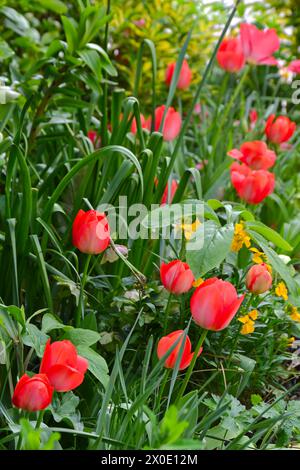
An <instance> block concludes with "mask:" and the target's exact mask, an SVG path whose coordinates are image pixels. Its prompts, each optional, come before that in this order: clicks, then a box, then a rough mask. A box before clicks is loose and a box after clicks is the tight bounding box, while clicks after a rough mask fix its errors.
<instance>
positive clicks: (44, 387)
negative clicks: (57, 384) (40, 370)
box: [12, 374, 54, 411]
mask: <svg viewBox="0 0 300 470" xmlns="http://www.w3.org/2000/svg"><path fill="white" fill-rule="evenodd" d="M53 390H54V388H53V387H52V385H51V384H50V382H49V379H48V377H47V375H45V374H36V375H34V376H33V377H29V376H28V375H27V374H24V375H22V377H21V378H20V380H19V382H18V383H17V385H16V388H15V391H14V394H13V397H12V402H13V404H14V405H15V406H16V407H17V408H21V409H22V410H27V411H39V410H44V409H45V408H47V406H49V405H50V403H51V401H52V395H53Z"/></svg>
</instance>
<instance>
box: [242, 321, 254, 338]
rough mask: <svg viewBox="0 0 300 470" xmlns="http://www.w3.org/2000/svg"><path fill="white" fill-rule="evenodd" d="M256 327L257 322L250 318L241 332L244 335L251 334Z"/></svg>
mask: <svg viewBox="0 0 300 470" xmlns="http://www.w3.org/2000/svg"><path fill="white" fill-rule="evenodd" d="M254 329H255V323H254V321H252V320H249V321H247V323H245V324H244V325H243V326H242V329H241V334H242V335H249V334H250V333H253V331H254Z"/></svg>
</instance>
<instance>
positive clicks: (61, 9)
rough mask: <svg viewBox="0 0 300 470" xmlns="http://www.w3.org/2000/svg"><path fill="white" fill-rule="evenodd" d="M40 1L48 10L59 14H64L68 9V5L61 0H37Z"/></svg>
mask: <svg viewBox="0 0 300 470" xmlns="http://www.w3.org/2000/svg"><path fill="white" fill-rule="evenodd" d="M35 1H36V2H37V3H39V4H40V5H41V6H42V7H44V8H45V9H47V10H51V11H54V13H57V14H58V15H62V14H63V13H66V12H67V11H68V8H67V6H66V5H65V4H64V3H63V2H61V1H60V0H35Z"/></svg>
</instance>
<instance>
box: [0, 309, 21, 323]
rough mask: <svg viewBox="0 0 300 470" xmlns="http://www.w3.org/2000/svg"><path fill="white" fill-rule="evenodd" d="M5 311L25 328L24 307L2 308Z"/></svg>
mask: <svg viewBox="0 0 300 470" xmlns="http://www.w3.org/2000/svg"><path fill="white" fill-rule="evenodd" d="M1 308H3V310H6V311H7V313H8V314H9V315H10V316H11V317H13V318H14V319H15V320H16V321H17V322H18V323H20V325H22V326H25V312H24V307H23V306H22V307H21V308H19V307H16V306H15V305H9V306H8V307H4V306H1Z"/></svg>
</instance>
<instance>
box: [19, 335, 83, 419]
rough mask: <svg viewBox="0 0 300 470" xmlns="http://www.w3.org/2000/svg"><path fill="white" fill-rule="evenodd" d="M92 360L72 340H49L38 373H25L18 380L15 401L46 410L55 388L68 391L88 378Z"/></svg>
mask: <svg viewBox="0 0 300 470" xmlns="http://www.w3.org/2000/svg"><path fill="white" fill-rule="evenodd" d="M87 368H88V361H87V360H86V359H85V358H84V357H81V356H79V355H78V354H77V350H76V348H75V346H74V345H73V344H72V343H71V342H70V341H68V340H63V341H55V342H54V343H52V344H50V340H48V342H47V344H46V347H45V351H44V355H43V358H42V362H41V366H40V370H39V373H38V374H35V375H33V376H32V377H29V375H27V374H24V375H23V376H22V377H21V378H20V380H19V381H18V383H17V385H16V388H15V391H14V394H13V397H12V402H13V404H14V405H15V406H16V407H17V408H21V409H23V410H27V411H39V410H44V409H45V408H47V406H49V405H50V403H51V401H52V396H53V392H54V390H56V391H57V392H68V391H70V390H73V389H74V388H76V387H78V386H79V385H80V384H81V383H82V382H83V379H84V374H85V373H86V371H87Z"/></svg>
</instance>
